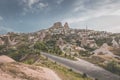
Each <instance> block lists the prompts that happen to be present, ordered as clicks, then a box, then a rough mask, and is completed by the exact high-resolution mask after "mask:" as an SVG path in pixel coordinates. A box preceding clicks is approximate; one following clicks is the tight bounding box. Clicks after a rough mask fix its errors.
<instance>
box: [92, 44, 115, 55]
mask: <svg viewBox="0 0 120 80" xmlns="http://www.w3.org/2000/svg"><path fill="white" fill-rule="evenodd" d="M93 53H94V55H109V56H113V57H114V54H113V53H112V52H111V51H110V46H108V44H107V43H104V44H103V45H102V46H101V47H100V48H99V49H96V50H95V51H93Z"/></svg>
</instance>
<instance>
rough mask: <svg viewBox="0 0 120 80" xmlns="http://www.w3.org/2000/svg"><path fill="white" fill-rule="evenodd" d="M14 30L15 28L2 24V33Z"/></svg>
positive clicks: (0, 28) (0, 29)
mask: <svg viewBox="0 0 120 80" xmlns="http://www.w3.org/2000/svg"><path fill="white" fill-rule="evenodd" d="M12 31H14V30H13V29H11V28H8V27H4V26H0V33H7V32H12Z"/></svg>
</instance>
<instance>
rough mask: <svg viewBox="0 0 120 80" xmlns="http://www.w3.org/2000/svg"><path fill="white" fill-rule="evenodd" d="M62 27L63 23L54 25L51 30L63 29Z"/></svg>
mask: <svg viewBox="0 0 120 80" xmlns="http://www.w3.org/2000/svg"><path fill="white" fill-rule="evenodd" d="M61 27H62V23H61V22H56V23H54V24H53V26H52V27H51V28H55V29H58V28H61Z"/></svg>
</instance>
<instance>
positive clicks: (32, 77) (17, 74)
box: [0, 56, 61, 80]
mask: <svg viewBox="0 0 120 80" xmlns="http://www.w3.org/2000/svg"><path fill="white" fill-rule="evenodd" d="M0 62H1V63H0V80H61V79H60V78H59V77H58V76H57V74H55V72H54V71H52V70H50V69H48V68H44V67H40V66H35V65H27V64H23V63H18V62H15V61H14V60H13V59H11V58H9V57H7V56H0Z"/></svg>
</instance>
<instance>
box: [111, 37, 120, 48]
mask: <svg viewBox="0 0 120 80" xmlns="http://www.w3.org/2000/svg"><path fill="white" fill-rule="evenodd" d="M112 46H113V47H114V48H119V44H118V43H117V41H115V39H114V38H113V40H112Z"/></svg>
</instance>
